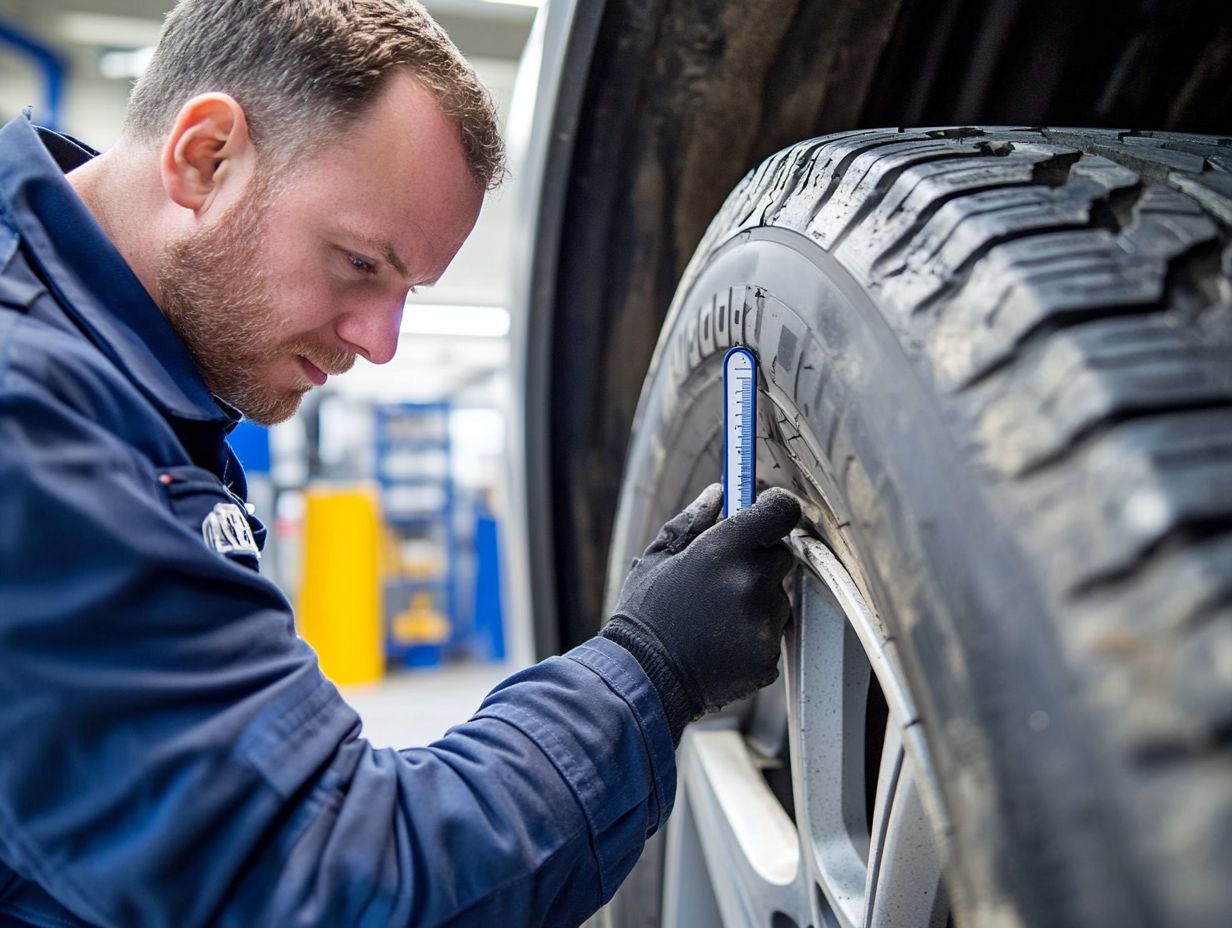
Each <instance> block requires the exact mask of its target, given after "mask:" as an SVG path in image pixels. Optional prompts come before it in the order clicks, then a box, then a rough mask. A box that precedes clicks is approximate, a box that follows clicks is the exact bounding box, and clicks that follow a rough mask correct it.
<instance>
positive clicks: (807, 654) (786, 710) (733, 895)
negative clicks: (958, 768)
mask: <svg viewBox="0 0 1232 928" xmlns="http://www.w3.org/2000/svg"><path fill="white" fill-rule="evenodd" d="M791 545H792V548H793V550H794V551H795V553H796V555H797V558H798V560H799V570H798V571H796V574H795V576H794V578H793V582H794V586H795V621H794V622H793V623H792V625H791V626H790V627H789V629H788V632H787V635H786V636H785V638H784V645H783V665H782V666H783V673H782V674H781V678H780V679H781V685H779V686H777V687H776V688H772V689H770V690H765V691H762V693H760V694H759V695H758V697H757V700H756V701H755V703H754V704H753V706H752V707H751V710H750V711H749V712H748V713H747V714H746V715H745V717H744V724H743V725H741V724H739V720H738V719H737V718H736V717H735V716H734V715H733V716H725V717H720V718H718V719H716V720H714V721H711V722H709V723H703V724H700V725H696V726H693V727H692V728H690V729H689V730H688V731H687V732H686V733H685V737H684V739H683V741H682V743H681V748H680V754H679V784H680V786H679V794H678V798H677V811H676V813H675V814H674V815H673V817H672V820H671V823H670V824H669V828H668V835H667V849H666V864H665V865H666V873H665V876H666V880H665V883H666V886H665V889H666V893H665V898H664V908H663V924H665V925H673V926H681V928H690V926H699V928H700V926H703V925H704V926H713V925H717V924H723V925H727V926H735V925H756V926H762V925H765V926H770V928H790V926H805V925H809V926H815V928H822V926H827V928H830V926H833V928H857V926H860V928H944V926H945V925H946V924H947V921H948V919H949V905H948V898H947V895H946V892H945V885H944V882H943V879H942V861H943V860H944V856H945V848H946V843H947V835H948V833H949V826H948V822H947V819H946V817H945V814H944V810H943V807H942V804H941V801H940V793H939V791H938V789H937V783H936V778H935V775H934V773H933V769H932V764H931V761H930V759H929V756H928V750H927V746H926V744H925V742H924V739H923V736H922V732H921V731H920V726H919V724H918V723H919V719H918V717H917V715H916V712H915V708H914V704H913V702H912V700H911V697H910V692H909V690H908V689H907V687H906V684H905V681H904V678H903V675H902V672H901V665H900V663H899V661H898V657H897V652H896V648H895V644H894V642H893V640H892V639H891V638H890V637H889V636H887V635H886V634H885V631H884V629H883V628H882V627H881V625H880V623H879V622H878V620H877V618H876V616H875V615H874V613H873V612H872V610H871V609H870V608H869V607H868V604H867V602H866V601H865V600H864V598H863V596H862V595H861V594H860V592H859V589H858V588H857V587H856V585H855V584H854V583H853V582H852V580H851V577H850V576H849V575H848V573H847V571H846V570H845V569H844V568H843V566H842V565H841V564H840V563H839V561H838V560H837V558H835V556H834V555H833V553H832V552H831V551H830V550H829V549H828V548H827V547H825V545H823V544H822V543H821V542H819V541H818V540H817V539H815V538H811V537H807V536H804V535H802V534H800V533H796V534H795V535H793V536H792V539H791ZM878 690H879V691H880V694H882V695H883V696H884V703H885V708H886V716H885V718H886V724H885V728H884V734H883V735H880V736H878V737H874V738H871V739H870V726H875V725H876V714H875V713H873V714H871V715H870V713H868V712H867V711H866V710H867V708H868V706H869V705H870V695H869V694H870V692H872V693H876V692H877V691H878ZM784 734H785V736H786V739H785V738H784ZM784 740H786V744H784ZM776 756H777V757H779V758H783V757H784V756H785V758H786V759H785V761H777V762H776ZM782 763H786V765H787V766H788V768H789V770H787V771H780V773H782V772H789V773H790V797H789V798H787V797H785V798H783V799H782V800H780V798H779V796H776V793H775V791H774V789H772V787H771V783H770V779H769V777H768V776H767V774H768V773H773V771H774V769H775V768H776V767H777V766H780V765H781V764H782ZM870 765H871V766H870ZM789 809H790V811H789ZM793 813H794V814H793Z"/></svg>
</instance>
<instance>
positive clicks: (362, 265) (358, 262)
mask: <svg viewBox="0 0 1232 928" xmlns="http://www.w3.org/2000/svg"><path fill="white" fill-rule="evenodd" d="M346 257H347V261H348V262H349V263H350V265H351V267H353V268H355V270H357V271H361V272H363V273H365V274H371V273H372V272H373V271H375V270H376V266H375V265H374V264H373V263H372V262H371V261H366V260H364V259H363V258H361V257H360V256H359V255H352V254H348V255H347V256H346Z"/></svg>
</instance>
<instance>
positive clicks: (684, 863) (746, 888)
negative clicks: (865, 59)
mask: <svg viewBox="0 0 1232 928" xmlns="http://www.w3.org/2000/svg"><path fill="white" fill-rule="evenodd" d="M678 763H679V778H680V779H679V782H680V787H679V793H678V796H677V801H676V811H675V813H674V814H673V815H672V819H671V823H670V825H669V827H668V835H667V860H666V866H667V873H666V885H667V893H666V898H665V899H664V907H663V915H664V918H663V924H665V925H679V926H682V928H690V926H698V928H701V926H706V928H713V926H714V925H715V924H718V923H720V922H717V921H716V919H715V915H716V914H717V915H718V916H719V917H720V918H721V924H724V925H729V926H743V925H765V926H769V925H771V924H773V923H774V919H775V916H776V914H779V913H782V914H785V915H789V916H791V917H792V918H797V916H798V912H797V909H798V906H799V893H798V891H797V888H796V883H797V875H798V872H799V860H800V855H799V847H798V836H797V832H796V829H795V826H794V825H793V824H792V822H791V819H790V817H788V815H787V813H786V812H784V811H783V807H782V806H781V805H780V804H779V802H778V800H777V799H776V798H775V797H774V794H773V793H772V792H771V791H770V789H769V787H768V786H767V785H766V782H765V779H764V778H763V777H762V775H761V771H760V770H759V768H758V767H757V765H756V764H755V763H754V760H753V756H752V754H751V753H750V752H749V749H748V747H747V746H746V744H745V742H744V738H743V737H742V736H741V734H740V733H739V732H737V731H734V730H731V729H715V728H710V729H707V728H704V727H700V728H699V727H695V728H692V729H690V730H689V731H688V732H686V734H685V737H684V740H683V741H682V742H681V745H680V753H679V762H678ZM699 860H704V862H705V868H704V869H705V870H706V871H708V872H707V873H701V872H699V871H700V869H701V868H699V867H698V864H697V862H698V861H699ZM710 874H716V875H720V876H721V878H720V879H717V880H715V879H711V878H710ZM707 884H709V885H710V887H711V888H712V890H713V898H703V897H705V896H706V894H705V893H704V892H699V891H698V890H699V888H701V887H704V886H705V885H707ZM797 920H798V919H797Z"/></svg>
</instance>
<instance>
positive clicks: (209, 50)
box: [124, 0, 505, 190]
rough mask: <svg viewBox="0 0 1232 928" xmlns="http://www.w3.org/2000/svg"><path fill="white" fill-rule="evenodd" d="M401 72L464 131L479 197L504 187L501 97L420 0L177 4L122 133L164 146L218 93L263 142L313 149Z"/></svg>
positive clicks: (187, 0)
mask: <svg viewBox="0 0 1232 928" xmlns="http://www.w3.org/2000/svg"><path fill="white" fill-rule="evenodd" d="M398 68H406V69H408V70H410V71H411V73H413V74H414V75H415V76H416V77H417V78H418V79H419V81H420V82H421V83H422V84H423V85H424V86H425V87H426V88H427V89H428V90H429V92H431V93H432V94H433V96H434V97H435V98H436V101H437V103H438V105H439V106H440V107H441V110H442V112H443V113H444V114H445V116H446V117H447V118H448V119H450V120H451V121H452V122H453V123H454V125H455V126H457V128H458V132H459V134H460V136H461V141H462V147H463V149H464V151H465V152H466V159H467V164H468V166H469V167H470V172H471V175H472V176H473V177H474V179H475V182H476V184H477V185H478V186H479V188H480V189H482V190H487V189H491V188H492V187H494V186H496V185H497V184H499V183H500V181H501V179H502V178H503V176H504V172H505V166H504V164H505V152H504V145H503V143H502V142H501V138H500V132H499V129H498V128H497V121H496V113H495V108H494V107H493V104H492V98H491V96H490V95H489V94H488V92H487V90H486V89H485V88H484V87H483V85H482V84H481V83H480V82H479V79H478V77H477V76H476V75H475V71H474V69H473V68H472V67H471V66H470V65H469V64H468V63H467V62H466V60H465V59H464V58H463V57H462V54H461V53H460V52H459V51H458V49H457V48H456V47H455V46H454V44H453V43H452V42H451V41H450V40H449V37H448V36H447V35H446V34H445V32H444V30H443V29H441V27H440V26H438V25H437V24H436V22H435V21H434V20H433V19H432V17H431V16H429V15H428V12H427V11H426V10H425V9H424V8H423V7H422V6H421V5H420V4H419V3H417V2H415V0H180V2H179V3H177V4H176V6H175V8H174V9H173V10H172V11H171V12H170V13H169V14H168V15H167V21H166V23H165V24H164V25H163V30H162V34H161V36H160V37H159V40H158V47H157V49H156V50H155V52H154V58H153V60H152V61H151V62H150V66H149V68H148V69H147V71H146V72H145V74H144V75H143V76H142V78H141V79H140V80H139V81H138V82H137V85H136V87H134V88H133V93H132V97H131V99H130V100H129V108H128V117H127V119H126V121H125V124H124V133H125V135H126V136H127V137H130V138H133V139H136V140H138V141H144V142H157V141H158V140H160V139H161V138H162V136H164V135H165V134H166V133H167V132H169V131H170V130H171V126H172V124H173V123H174V121H175V117H176V115H177V114H178V113H179V111H180V108H181V107H182V106H183V105H184V104H185V103H186V102H188V100H190V99H191V98H192V97H194V96H196V95H197V94H202V93H208V92H211V91H220V92H223V93H227V94H230V95H231V96H232V97H234V98H235V99H236V101H237V102H238V103H239V104H240V105H241V106H242V107H243V108H244V112H245V115H246V116H247V119H248V124H249V130H250V132H251V133H252V136H253V141H254V143H256V144H258V145H261V144H262V143H268V144H270V145H272V146H273V148H275V149H278V148H281V147H282V146H283V145H285V144H286V143H289V142H295V141H299V142H306V143H308V144H312V141H313V140H319V139H321V138H330V137H334V136H336V134H337V133H338V132H340V131H341V130H342V129H344V128H345V127H346V126H347V124H348V123H349V122H350V121H351V120H352V119H354V118H355V117H356V116H358V115H359V114H360V112H361V111H362V110H363V109H364V107H365V105H366V104H367V103H369V102H370V101H371V100H372V99H373V98H374V97H375V96H376V94H377V91H378V90H379V89H380V87H381V83H382V80H383V78H384V77H385V76H386V75H387V74H388V73H389V72H390V71H393V70H395V69H398ZM275 160H277V155H275Z"/></svg>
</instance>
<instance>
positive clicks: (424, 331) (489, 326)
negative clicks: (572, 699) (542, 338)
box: [401, 303, 509, 338]
mask: <svg viewBox="0 0 1232 928" xmlns="http://www.w3.org/2000/svg"><path fill="white" fill-rule="evenodd" d="M401 331H402V334H403V335H456V336H462V337H472V338H504V337H505V336H506V335H508V334H509V310H507V309H505V307H503V306H451V305H449V304H443V303H441V304H438V303H407V304H406V309H405V310H404V311H403V313H402V330H401Z"/></svg>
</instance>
